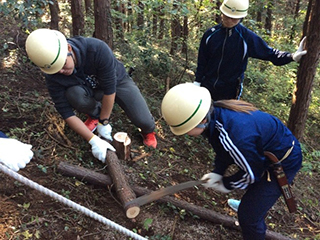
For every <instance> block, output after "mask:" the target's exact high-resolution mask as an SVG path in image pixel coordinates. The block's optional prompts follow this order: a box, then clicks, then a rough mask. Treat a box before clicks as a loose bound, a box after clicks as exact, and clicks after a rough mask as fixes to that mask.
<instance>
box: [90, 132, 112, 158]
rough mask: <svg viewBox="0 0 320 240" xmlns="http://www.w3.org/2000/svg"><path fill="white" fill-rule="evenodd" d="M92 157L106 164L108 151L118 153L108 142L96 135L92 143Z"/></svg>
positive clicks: (91, 140)
mask: <svg viewBox="0 0 320 240" xmlns="http://www.w3.org/2000/svg"><path fill="white" fill-rule="evenodd" d="M89 143H90V145H91V151H92V155H93V156H94V157H95V158H97V159H99V160H100V161H101V162H103V163H105V162H106V156H107V151H108V149H110V150H111V151H116V149H114V147H113V146H112V145H111V144H110V143H108V142H107V141H104V140H102V139H101V138H99V137H98V136H97V135H94V136H93V137H92V138H91V139H90V141H89Z"/></svg>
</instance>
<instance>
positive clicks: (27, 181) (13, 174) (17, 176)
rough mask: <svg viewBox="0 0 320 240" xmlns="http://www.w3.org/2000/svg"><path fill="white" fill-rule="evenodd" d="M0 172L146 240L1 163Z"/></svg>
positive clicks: (126, 232)
mask: <svg viewBox="0 0 320 240" xmlns="http://www.w3.org/2000/svg"><path fill="white" fill-rule="evenodd" d="M0 170H1V171H2V172H3V173H5V174H7V175H9V176H10V177H12V178H14V179H16V180H17V181H19V182H21V183H24V184H25V185H27V186H29V187H31V188H33V189H35V190H37V191H40V192H42V193H44V194H46V195H48V196H50V197H52V198H54V199H56V200H58V201H59V202H61V203H64V204H65V205H67V206H69V207H71V208H74V209H76V210H78V211H80V212H82V213H83V214H85V215H87V216H89V217H91V218H93V219H95V220H97V221H99V222H101V223H103V224H106V225H108V226H110V227H112V228H114V229H116V230H117V231H119V232H121V233H124V234H126V235H127V236H129V237H132V238H133V239H138V240H140V239H141V240H146V238H144V237H142V236H140V235H138V234H136V233H134V232H132V231H130V230H128V229H126V228H124V227H123V226H121V225H119V224H117V223H115V222H112V221H111V220H109V219H107V218H105V217H103V216H101V215H100V214H98V213H96V212H93V211H91V210H90V209H88V208H86V207H83V206H81V205H80V204H77V203H75V202H73V201H71V200H69V199H67V198H65V197H63V196H61V195H59V194H57V193H55V192H54V191H52V190H50V189H48V188H46V187H44V186H41V185H39V184H38V183H36V182H33V181H32V180H30V179H28V178H26V177H24V176H22V175H20V174H19V173H16V172H14V171H12V170H11V169H9V168H7V167H6V166H5V165H3V164H1V163H0Z"/></svg>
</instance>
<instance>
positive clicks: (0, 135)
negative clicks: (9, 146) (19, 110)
mask: <svg viewBox="0 0 320 240" xmlns="http://www.w3.org/2000/svg"><path fill="white" fill-rule="evenodd" d="M0 138H8V137H7V135H5V134H4V133H3V132H1V131H0Z"/></svg>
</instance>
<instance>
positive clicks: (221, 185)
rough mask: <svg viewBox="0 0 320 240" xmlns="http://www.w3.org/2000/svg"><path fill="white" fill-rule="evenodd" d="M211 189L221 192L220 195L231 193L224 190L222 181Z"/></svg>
mask: <svg viewBox="0 0 320 240" xmlns="http://www.w3.org/2000/svg"><path fill="white" fill-rule="evenodd" d="M211 188H213V189H214V190H216V191H218V192H222V193H229V192H231V190H229V189H226V187H225V186H224V184H223V182H222V180H220V181H219V182H216V183H214V184H212V186H211Z"/></svg>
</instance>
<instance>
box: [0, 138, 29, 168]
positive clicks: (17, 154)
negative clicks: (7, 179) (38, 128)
mask: <svg viewBox="0 0 320 240" xmlns="http://www.w3.org/2000/svg"><path fill="white" fill-rule="evenodd" d="M31 148H32V145H30V144H25V143H23V142H20V141H18V140H16V139H13V138H0V162H1V163H3V164H4V165H6V166H7V167H8V168H10V169H11V170H13V171H16V172H17V171H19V170H20V169H22V168H24V167H25V166H26V165H27V164H28V163H29V162H30V160H31V159H32V157H33V152H32V151H31Z"/></svg>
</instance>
